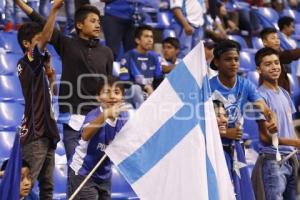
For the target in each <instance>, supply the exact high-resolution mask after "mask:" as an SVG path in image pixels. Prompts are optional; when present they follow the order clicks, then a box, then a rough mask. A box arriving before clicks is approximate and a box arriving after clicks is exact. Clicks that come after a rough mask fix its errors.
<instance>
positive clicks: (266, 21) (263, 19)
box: [252, 7, 279, 29]
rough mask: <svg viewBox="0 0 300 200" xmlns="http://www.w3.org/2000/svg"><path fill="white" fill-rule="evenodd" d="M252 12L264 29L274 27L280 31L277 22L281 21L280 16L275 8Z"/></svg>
mask: <svg viewBox="0 0 300 200" xmlns="http://www.w3.org/2000/svg"><path fill="white" fill-rule="evenodd" d="M252 11H253V14H254V15H255V16H256V17H257V18H258V20H259V21H260V24H261V25H262V26H263V27H264V28H265V27H274V28H277V29H278V25H277V21H278V19H279V15H278V13H277V12H276V11H275V10H274V9H273V8H270V7H259V8H255V9H254V8H253V9H252Z"/></svg>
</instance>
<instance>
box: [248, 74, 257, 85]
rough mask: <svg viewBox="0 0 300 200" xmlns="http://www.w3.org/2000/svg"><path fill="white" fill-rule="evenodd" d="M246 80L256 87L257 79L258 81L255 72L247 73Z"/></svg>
mask: <svg viewBox="0 0 300 200" xmlns="http://www.w3.org/2000/svg"><path fill="white" fill-rule="evenodd" d="M247 78H248V79H249V80H250V81H251V82H252V83H254V84H255V85H256V86H258V79H259V74H258V72H257V71H249V72H248V73H247Z"/></svg>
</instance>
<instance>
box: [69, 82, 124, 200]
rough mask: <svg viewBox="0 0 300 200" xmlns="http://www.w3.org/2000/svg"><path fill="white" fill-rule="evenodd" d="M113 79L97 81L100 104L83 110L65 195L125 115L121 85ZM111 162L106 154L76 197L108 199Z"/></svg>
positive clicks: (94, 160) (88, 168)
mask: <svg viewBox="0 0 300 200" xmlns="http://www.w3.org/2000/svg"><path fill="white" fill-rule="evenodd" d="M117 81H118V79H117V78H115V77H108V79H107V81H106V82H104V81H100V83H99V93H98V96H97V99H98V101H99V103H100V106H99V107H97V108H95V109H93V110H92V111H91V112H89V113H88V114H87V116H86V118H85V121H84V126H83V130H82V133H81V139H80V141H79V145H78V146H77V147H76V149H75V153H74V155H73V157H72V159H71V162H70V168H71V170H70V178H69V185H70V188H69V191H68V196H69V197H70V196H71V195H72V193H74V191H75V190H76V189H77V188H78V186H79V185H80V184H81V182H82V181H83V180H84V178H85V177H86V176H87V175H88V174H89V173H90V172H91V171H92V170H93V168H94V167H95V166H96V164H97V163H98V161H99V160H100V159H101V157H102V156H104V155H105V153H104V150H105V148H106V146H107V145H109V144H110V143H111V141H112V140H113V139H114V137H115V135H116V134H117V133H118V132H119V131H120V130H121V128H122V126H123V125H124V124H125V122H126V121H127V119H128V113H127V112H124V111H125V110H126V107H125V106H124V104H123V96H124V88H123V85H121V84H120V83H118V82H117ZM111 165H112V164H111V161H110V160H109V158H106V159H105V160H104V162H103V163H102V164H101V166H100V167H99V168H98V169H97V170H96V172H95V173H94V174H93V176H92V177H91V179H89V181H88V182H87V183H86V184H85V186H84V187H83V188H82V189H81V190H80V192H79V194H78V195H77V196H76V199H89V200H97V199H101V200H109V199H111V176H112V172H111Z"/></svg>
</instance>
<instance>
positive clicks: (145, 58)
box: [120, 49, 163, 85]
mask: <svg viewBox="0 0 300 200" xmlns="http://www.w3.org/2000/svg"><path fill="white" fill-rule="evenodd" d="M120 65H121V68H120V80H122V81H131V82H133V83H135V84H140V85H146V84H150V85H151V84H152V83H153V80H154V79H160V78H162V76H163V74H162V69H161V65H160V61H159V56H158V55H157V54H156V53H155V52H153V51H149V52H147V53H146V54H141V53H138V52H137V51H136V49H133V50H130V51H128V52H127V53H126V54H125V56H124V57H123V58H122V59H121V61H120ZM140 76H142V79H143V80H140V79H141V78H138V77H140Z"/></svg>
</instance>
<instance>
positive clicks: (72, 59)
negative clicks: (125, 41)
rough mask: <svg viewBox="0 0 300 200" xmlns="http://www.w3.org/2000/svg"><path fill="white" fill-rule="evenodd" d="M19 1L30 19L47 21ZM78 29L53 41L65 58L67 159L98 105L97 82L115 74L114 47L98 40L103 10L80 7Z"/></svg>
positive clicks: (62, 100) (62, 91) (62, 107)
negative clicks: (85, 123) (90, 114)
mask: <svg viewBox="0 0 300 200" xmlns="http://www.w3.org/2000/svg"><path fill="white" fill-rule="evenodd" d="M17 4H18V5H19V6H20V8H21V9H22V10H23V11H24V12H25V13H26V14H27V15H28V16H29V17H30V18H31V20H33V21H35V22H37V23H39V24H44V22H45V20H44V19H43V18H42V17H41V16H40V15H39V14H38V13H37V12H35V11H34V10H33V9H32V8H30V7H29V6H28V5H27V4H26V3H25V2H24V1H22V0H17ZM75 28H76V32H77V35H76V36H74V37H72V38H70V37H67V36H64V35H63V33H61V32H59V31H58V30H54V33H53V35H52V38H51V41H50V43H51V44H52V45H53V46H54V48H55V50H56V51H57V53H58V54H59V55H60V57H61V60H62V76H61V85H60V88H59V111H60V113H62V116H65V119H66V120H63V123H64V127H63V128H64V129H63V130H64V132H63V135H64V138H63V142H64V146H65V149H66V156H67V159H70V157H71V155H72V154H73V153H74V149H75V147H76V145H77V144H78V140H79V139H80V132H79V131H80V129H81V126H82V124H83V121H84V116H85V115H86V114H87V113H88V112H89V111H91V110H92V109H93V108H95V107H96V106H95V104H96V99H95V96H96V93H97V83H98V81H99V79H103V78H106V76H107V75H111V74H112V64H113V56H112V52H111V50H110V49H109V48H107V47H105V46H102V45H101V44H100V43H99V39H98V37H99V34H100V13H99V10H98V9H97V8H96V7H94V6H91V5H84V6H82V7H80V8H79V9H78V10H77V11H76V13H75Z"/></svg>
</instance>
